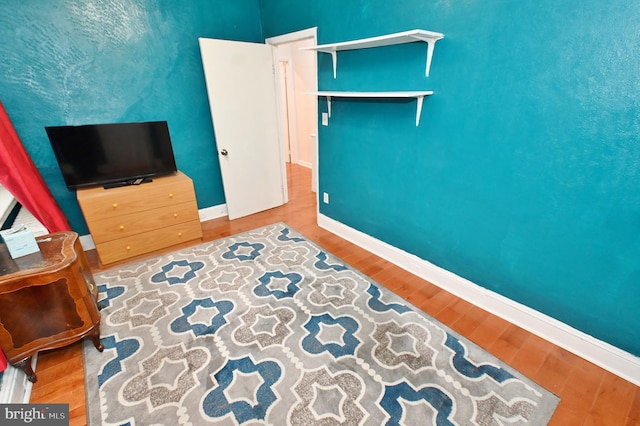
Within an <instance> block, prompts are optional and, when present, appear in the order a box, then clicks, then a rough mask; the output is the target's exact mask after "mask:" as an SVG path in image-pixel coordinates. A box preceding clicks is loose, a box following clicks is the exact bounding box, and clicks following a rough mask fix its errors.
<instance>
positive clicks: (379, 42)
mask: <svg viewBox="0 0 640 426" xmlns="http://www.w3.org/2000/svg"><path fill="white" fill-rule="evenodd" d="M441 38H444V34H442V33H436V32H433V31H427V30H411V31H404V32H401V33H393V34H387V35H382V36H377V37H371V38H363V39H359V40H351V41H343V42H340V43H330V44H320V45H317V46H311V47H303V48H301V50H316V51H318V52H324V53H328V54H330V55H331V58H332V59H333V78H336V75H337V67H338V55H337V52H338V51H340V50H354V49H368V48H371V47H382V46H391V45H394V44H405V43H413V42H416V41H423V42H425V43H427V68H426V75H427V77H429V69H430V68H431V58H432V57H433V49H434V48H435V44H436V41H438V40H440V39H441Z"/></svg>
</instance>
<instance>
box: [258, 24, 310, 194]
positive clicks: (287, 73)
mask: <svg viewBox="0 0 640 426" xmlns="http://www.w3.org/2000/svg"><path fill="white" fill-rule="evenodd" d="M266 43H267V44H270V45H272V46H274V47H275V48H276V59H277V61H278V64H279V65H278V67H276V70H277V72H278V81H279V82H280V91H279V93H280V105H281V107H282V111H283V122H282V130H283V135H284V138H283V143H284V144H285V146H284V147H283V152H285V153H286V161H287V162H291V164H296V165H299V166H303V167H307V168H309V169H310V170H311V190H312V191H313V192H317V185H318V161H317V159H318V140H317V138H318V136H317V135H318V119H317V117H318V101H317V97H316V96H313V95H311V94H310V93H313V92H316V91H317V89H318V73H317V57H316V55H317V54H316V52H315V51H309V50H301V48H303V47H310V46H315V45H316V44H317V29H316V28H311V29H307V30H302V31H296V32H294V33H289V34H284V35H281V36H276V37H271V38H268V39H267V40H266ZM287 169H289V168H287Z"/></svg>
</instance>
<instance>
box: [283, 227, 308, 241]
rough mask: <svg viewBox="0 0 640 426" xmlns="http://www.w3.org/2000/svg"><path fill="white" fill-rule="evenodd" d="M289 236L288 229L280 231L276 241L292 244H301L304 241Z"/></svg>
mask: <svg viewBox="0 0 640 426" xmlns="http://www.w3.org/2000/svg"><path fill="white" fill-rule="evenodd" d="M289 234H291V231H290V230H289V228H284V229H283V230H282V231H280V235H278V240H280V241H293V242H294V243H301V242H303V241H305V239H304V238H298V237H290V236H289Z"/></svg>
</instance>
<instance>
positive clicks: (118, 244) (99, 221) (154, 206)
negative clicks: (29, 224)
mask: <svg viewBox="0 0 640 426" xmlns="http://www.w3.org/2000/svg"><path fill="white" fill-rule="evenodd" d="M77 197H78V202H79V204H80V208H81V209H82V213H83V215H84V218H85V220H86V222H87V226H88V227H89V232H91V237H92V238H93V241H94V243H95V245H96V251H97V252H98V257H99V258H100V262H101V263H102V264H103V265H106V264H109V263H113V262H118V261H121V260H125V259H129V258H131V257H134V256H138V255H141V254H144V253H149V252H152V251H155V250H160V249H163V248H167V247H171V246H173V245H177V244H182V243H185V242H188V241H193V240H199V239H202V228H201V226H200V217H199V215H198V205H197V203H196V195H195V192H194V189H193V182H192V181H191V179H189V177H187V176H186V175H185V174H183V173H181V172H178V173H176V174H175V175H171V176H163V177H158V178H154V179H153V182H149V183H144V184H141V185H130V186H122V187H118V188H110V189H104V188H102V187H97V188H88V189H79V190H78V192H77Z"/></svg>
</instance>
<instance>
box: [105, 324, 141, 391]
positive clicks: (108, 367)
mask: <svg viewBox="0 0 640 426" xmlns="http://www.w3.org/2000/svg"><path fill="white" fill-rule="evenodd" d="M100 341H101V342H102V344H103V345H104V349H105V352H107V351H108V350H109V349H115V350H116V357H115V358H113V359H112V360H111V361H108V362H107V363H106V364H105V365H104V367H102V371H101V372H100V374H98V387H102V385H103V384H104V383H105V382H106V381H107V380H109V379H110V378H111V377H113V376H115V375H117V374H119V373H121V372H122V361H124V360H125V359H127V358H129V357H130V356H131V355H133V354H134V353H135V352H136V351H137V350H138V349H140V342H138V341H137V340H136V339H124V340H120V341H118V340H116V338H115V336H108V337H103V338H102V339H100Z"/></svg>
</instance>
